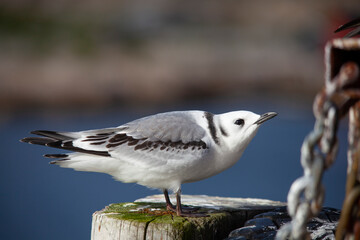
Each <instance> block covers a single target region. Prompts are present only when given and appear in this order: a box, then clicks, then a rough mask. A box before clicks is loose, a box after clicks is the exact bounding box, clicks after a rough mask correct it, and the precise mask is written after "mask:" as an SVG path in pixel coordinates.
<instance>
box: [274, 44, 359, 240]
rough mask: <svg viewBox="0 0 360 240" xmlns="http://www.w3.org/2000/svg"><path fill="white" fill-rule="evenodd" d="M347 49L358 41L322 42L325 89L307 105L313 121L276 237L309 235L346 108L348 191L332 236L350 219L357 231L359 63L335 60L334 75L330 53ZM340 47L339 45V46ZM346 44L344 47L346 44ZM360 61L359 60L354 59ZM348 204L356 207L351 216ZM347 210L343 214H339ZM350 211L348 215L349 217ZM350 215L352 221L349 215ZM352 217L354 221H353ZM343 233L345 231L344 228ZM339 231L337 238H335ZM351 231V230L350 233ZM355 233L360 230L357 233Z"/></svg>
mask: <svg viewBox="0 0 360 240" xmlns="http://www.w3.org/2000/svg"><path fill="white" fill-rule="evenodd" d="M334 46H335V47H338V48H341V49H347V50H349V49H350V50H351V48H353V47H354V46H355V48H357V50H360V41H357V40H354V39H347V40H346V41H343V40H339V39H336V40H333V41H332V42H330V43H329V44H328V45H327V47H326V57H327V59H326V64H327V66H326V69H327V72H326V79H325V88H324V89H323V90H322V91H320V92H319V94H318V95H317V96H316V98H315V101H314V105H313V110H314V115H315V117H316V122H315V126H314V129H313V131H311V132H310V133H309V134H308V136H307V137H306V138H305V140H304V142H303V145H302V148H301V159H300V160H301V165H302V167H303V169H304V175H303V176H302V177H300V178H298V179H296V180H295V181H294V182H293V184H292V186H291V187H290V190H289V193H288V199H287V201H288V212H289V215H290V216H291V218H292V221H291V222H290V223H287V224H285V225H283V226H282V227H281V228H280V230H279V231H278V233H277V235H276V239H289V238H290V239H310V234H309V233H308V232H307V230H306V225H307V222H308V221H309V220H310V219H311V218H312V217H314V216H317V214H318V213H319V212H320V211H321V208H322V204H323V200H324V192H325V189H324V187H323V185H322V183H321V180H322V176H323V173H324V170H326V169H327V168H329V167H330V166H331V165H332V163H333V162H334V160H335V158H336V154H337V152H338V140H337V128H338V125H339V121H340V119H341V118H342V117H343V116H345V115H346V114H347V113H348V112H349V111H350V123H349V124H350V128H349V151H348V158H349V169H350V170H349V173H348V174H349V176H350V175H351V176H352V179H353V180H352V182H351V183H349V180H348V183H347V189H348V194H347V197H346V200H345V201H344V208H343V213H342V216H341V218H344V219H346V220H343V221H340V223H339V226H338V230H337V239H342V237H343V236H344V234H345V232H346V231H347V230H346V229H348V226H349V224H350V223H357V224H354V225H353V226H354V232H355V231H356V229H357V231H358V232H359V233H360V220H359V219H360V205H359V203H360V202H359V201H360V200H359V199H360V185H357V184H356V181H357V183H358V180H359V171H360V170H359V168H358V161H359V160H360V101H359V100H360V90H359V89H360V79H359V63H358V62H354V61H351V60H349V61H347V62H341V65H340V66H339V67H338V68H339V69H338V73H337V75H335V76H334V74H333V73H334V66H333V65H336V64H335V63H337V62H336V61H335V60H336V59H335V60H334V58H335V56H333V55H334V54H333V52H331V51H332V49H333V47H334ZM344 46H345V47H344ZM348 48H349V49H348ZM358 60H359V61H360V59H358ZM355 186H356V188H355ZM354 205H355V206H357V208H356V214H355V215H354V213H353V212H354ZM345 210H346V211H347V212H346V214H347V216H343V215H344V213H345ZM350 215H351V216H350ZM353 219H355V221H354V220H353ZM356 219H357V221H356ZM347 232H348V231H347ZM338 234H339V235H341V238H339V237H338ZM355 235H356V234H355ZM358 236H360V234H359V235H358Z"/></svg>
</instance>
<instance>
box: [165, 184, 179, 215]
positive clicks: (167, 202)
mask: <svg viewBox="0 0 360 240" xmlns="http://www.w3.org/2000/svg"><path fill="white" fill-rule="evenodd" d="M163 192H164V196H165V201H166V209H167V210H170V211H173V212H176V209H175V207H174V205H173V204H172V203H171V201H170V198H169V193H168V190H167V189H164V191H163Z"/></svg>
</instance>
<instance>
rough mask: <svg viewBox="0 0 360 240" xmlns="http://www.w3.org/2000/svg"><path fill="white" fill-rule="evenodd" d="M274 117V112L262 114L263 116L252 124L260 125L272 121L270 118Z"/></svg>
mask: <svg viewBox="0 0 360 240" xmlns="http://www.w3.org/2000/svg"><path fill="white" fill-rule="evenodd" d="M276 115H277V113H276V112H268V113H264V114H263V115H261V116H260V117H259V119H258V120H256V121H255V122H254V124H257V125H260V124H262V123H263V122H266V121H267V120H269V119H272V118H273V117H275V116H276Z"/></svg>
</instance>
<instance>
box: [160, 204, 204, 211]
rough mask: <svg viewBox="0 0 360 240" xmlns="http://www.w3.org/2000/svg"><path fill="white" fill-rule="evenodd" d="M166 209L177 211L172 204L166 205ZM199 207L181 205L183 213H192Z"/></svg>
mask: <svg viewBox="0 0 360 240" xmlns="http://www.w3.org/2000/svg"><path fill="white" fill-rule="evenodd" d="M166 209H167V210H169V211H172V212H177V210H176V207H175V206H174V205H166ZM199 209H200V208H199V207H184V206H182V207H181V210H182V212H183V213H192V212H195V211H197V210H199Z"/></svg>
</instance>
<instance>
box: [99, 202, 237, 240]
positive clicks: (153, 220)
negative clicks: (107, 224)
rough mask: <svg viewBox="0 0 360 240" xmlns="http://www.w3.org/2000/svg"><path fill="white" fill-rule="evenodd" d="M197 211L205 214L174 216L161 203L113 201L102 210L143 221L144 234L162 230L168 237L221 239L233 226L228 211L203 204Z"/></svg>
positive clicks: (154, 233)
mask: <svg viewBox="0 0 360 240" xmlns="http://www.w3.org/2000/svg"><path fill="white" fill-rule="evenodd" d="M197 212H206V213H207V214H208V215H209V217H201V218H188V217H187V218H184V217H178V216H176V214H174V213H170V212H169V211H167V210H166V205H165V204H164V203H145V202H135V203H116V204H111V205H109V206H108V207H106V208H105V210H104V213H107V216H108V217H111V218H115V219H119V220H127V221H135V222H145V223H146V232H147V233H146V234H147V235H148V234H149V235H153V236H154V235H156V234H158V233H159V232H162V231H163V232H166V234H167V235H168V236H171V238H172V239H221V238H223V237H226V236H227V234H228V233H229V232H230V230H232V229H233V227H234V226H232V225H234V220H235V219H234V218H237V216H234V214H231V213H229V212H224V211H222V212H217V211H215V210H211V209H205V208H203V209H199V210H198V211H197ZM111 213H113V214H111ZM235 222H236V220H235ZM154 239H156V237H155V238H154Z"/></svg>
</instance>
